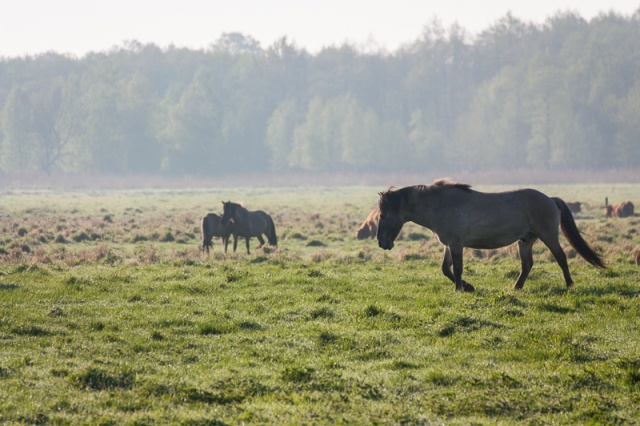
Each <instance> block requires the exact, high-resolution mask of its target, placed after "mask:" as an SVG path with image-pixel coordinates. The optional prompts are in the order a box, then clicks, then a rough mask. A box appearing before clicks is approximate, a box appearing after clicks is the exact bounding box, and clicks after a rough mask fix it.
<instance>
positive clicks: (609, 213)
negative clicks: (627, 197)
mask: <svg viewBox="0 0 640 426" xmlns="http://www.w3.org/2000/svg"><path fill="white" fill-rule="evenodd" d="M633 214H634V205H633V203H632V202H631V201H623V202H621V203H618V204H613V205H610V204H609V199H608V198H605V200H604V216H605V217H619V218H622V217H632V216H633Z"/></svg>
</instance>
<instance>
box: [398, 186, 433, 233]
mask: <svg viewBox="0 0 640 426" xmlns="http://www.w3.org/2000/svg"><path fill="white" fill-rule="evenodd" d="M435 201H437V197H433V195H432V194H430V193H429V192H423V193H420V194H417V193H416V194H413V195H412V196H411V197H409V200H408V203H407V204H406V205H405V206H404V213H405V214H404V218H405V222H413V223H416V224H418V225H420V226H424V227H427V228H431V218H430V211H431V208H432V207H433V206H432V204H433V202H435Z"/></svg>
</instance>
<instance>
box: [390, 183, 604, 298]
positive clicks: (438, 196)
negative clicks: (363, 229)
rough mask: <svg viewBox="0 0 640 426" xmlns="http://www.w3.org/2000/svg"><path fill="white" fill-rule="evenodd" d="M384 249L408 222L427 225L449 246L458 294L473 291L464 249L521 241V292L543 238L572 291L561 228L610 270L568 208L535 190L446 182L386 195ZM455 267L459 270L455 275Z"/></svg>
mask: <svg viewBox="0 0 640 426" xmlns="http://www.w3.org/2000/svg"><path fill="white" fill-rule="evenodd" d="M378 206H379V208H380V222H379V223H378V245H379V246H380V247H381V248H383V249H385V250H391V249H392V248H393V241H394V240H395V239H396V237H397V236H398V233H399V232H400V230H401V229H402V226H403V225H404V224H405V223H406V222H414V223H417V224H418V225H421V226H424V227H426V228H428V229H430V230H431V231H433V233H434V234H435V235H436V237H437V238H438V240H439V241H440V242H441V243H442V244H443V245H444V246H445V250H444V260H443V262H442V272H443V273H444V275H445V276H446V277H447V278H449V279H450V280H451V281H453V282H454V283H455V285H456V290H458V291H473V290H474V288H473V286H472V285H471V284H469V283H467V282H466V281H463V280H462V253H463V249H464V247H470V248H475V249H495V248H499V247H504V246H507V245H509V244H512V243H514V242H516V241H517V242H518V251H519V254H520V263H521V272H520V276H519V277H518V280H517V281H516V283H515V286H514V288H515V289H521V288H522V286H523V285H524V282H525V280H526V279H527V276H528V275H529V272H530V271H531V268H532V266H533V252H532V248H533V244H534V243H535V242H536V241H537V240H538V239H540V240H541V241H542V242H543V243H544V244H545V245H546V246H547V247H548V248H549V250H551V253H552V254H553V256H554V258H555V259H556V262H558V265H560V268H562V273H563V275H564V280H565V282H566V285H567V287H570V286H572V285H573V280H572V279H571V274H570V273H569V266H568V264H567V256H566V255H565V253H564V251H563V250H562V247H561V246H560V242H559V240H558V226H561V228H562V232H563V234H564V235H565V237H566V238H567V240H568V241H569V243H570V244H571V246H573V248H574V249H575V250H576V251H577V252H578V253H579V254H580V255H581V256H582V257H583V258H584V259H585V260H586V261H587V262H589V263H590V264H592V265H594V266H596V267H599V268H604V267H605V265H604V262H603V260H602V259H601V258H600V256H599V255H598V254H597V253H596V252H595V251H594V250H593V249H592V248H591V247H590V246H589V244H588V243H587V242H586V241H585V240H584V239H583V238H582V236H581V235H580V231H578V227H577V226H576V223H575V221H574V220H573V216H572V215H571V212H570V211H569V208H568V207H567V204H566V203H565V202H564V201H562V200H561V199H559V198H550V197H547V196H546V195H544V194H543V193H541V192H538V191H536V190H534V189H520V190H517V191H508V192H500V193H483V192H478V191H474V190H472V189H471V186H469V185H466V184H461V183H452V182H450V181H448V180H446V179H440V180H437V181H435V182H434V183H433V184H432V185H428V186H427V185H417V186H408V187H405V188H401V189H398V190H391V189H389V190H387V191H385V192H381V193H380V200H379V202H378ZM451 266H453V272H451Z"/></svg>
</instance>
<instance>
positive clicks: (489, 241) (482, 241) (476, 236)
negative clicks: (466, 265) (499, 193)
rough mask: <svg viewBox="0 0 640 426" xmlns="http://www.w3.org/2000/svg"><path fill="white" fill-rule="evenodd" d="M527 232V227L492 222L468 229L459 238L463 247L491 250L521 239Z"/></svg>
mask: <svg viewBox="0 0 640 426" xmlns="http://www.w3.org/2000/svg"><path fill="white" fill-rule="evenodd" d="M528 233H529V227H526V229H524V228H522V227H520V226H513V225H508V224H497V223H494V224H491V225H487V226H482V227H473V229H468V232H467V233H466V234H465V235H462V236H461V237H462V238H461V239H462V245H463V246H464V247H469V248H473V249H483V250H491V249H497V248H501V247H506V246H509V245H511V244H513V243H515V242H516V241H518V240H521V239H523V238H524V237H525V236H526V235H527V234H528Z"/></svg>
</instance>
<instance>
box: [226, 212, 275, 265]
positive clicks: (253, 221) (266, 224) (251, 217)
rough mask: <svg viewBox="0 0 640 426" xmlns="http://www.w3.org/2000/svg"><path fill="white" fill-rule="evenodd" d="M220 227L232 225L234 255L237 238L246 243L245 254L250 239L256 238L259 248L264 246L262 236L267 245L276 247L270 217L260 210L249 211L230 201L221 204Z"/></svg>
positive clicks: (273, 226) (248, 252)
mask: <svg viewBox="0 0 640 426" xmlns="http://www.w3.org/2000/svg"><path fill="white" fill-rule="evenodd" d="M222 206H223V213H222V220H221V222H222V225H223V226H227V225H228V224H233V251H234V253H235V251H236V248H237V246H238V237H244V238H245V239H246V243H247V254H251V252H250V251H249V240H250V239H251V237H256V238H258V241H260V247H262V246H263V245H264V239H263V238H262V234H264V235H266V236H267V239H268V240H269V244H270V245H272V246H277V245H278V237H277V236H276V227H275V225H274V224H273V219H271V216H269V215H268V214H266V213H265V212H263V211H262V210H256V211H249V210H247V209H245V208H244V207H242V206H241V205H240V204H237V203H232V202H231V201H227V202H224V201H223V202H222Z"/></svg>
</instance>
